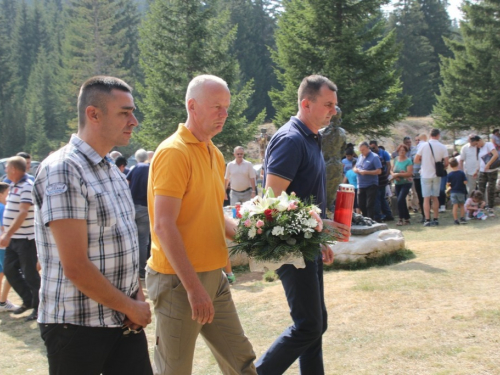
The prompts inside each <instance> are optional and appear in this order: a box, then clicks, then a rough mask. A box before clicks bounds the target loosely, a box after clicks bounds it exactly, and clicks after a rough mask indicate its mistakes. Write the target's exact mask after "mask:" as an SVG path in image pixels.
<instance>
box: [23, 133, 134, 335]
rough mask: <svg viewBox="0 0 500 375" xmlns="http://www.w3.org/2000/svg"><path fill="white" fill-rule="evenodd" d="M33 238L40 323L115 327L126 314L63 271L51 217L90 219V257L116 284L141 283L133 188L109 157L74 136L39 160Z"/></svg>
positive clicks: (127, 287) (129, 287) (130, 289)
mask: <svg viewBox="0 0 500 375" xmlns="http://www.w3.org/2000/svg"><path fill="white" fill-rule="evenodd" d="M33 198H34V199H33V201H34V204H35V239H36V244H37V249H38V258H39V261H40V264H41V266H42V285H41V288H40V306H39V308H38V322H40V323H59V324H60V323H69V324H75V325H82V326H90V327H117V326H121V325H122V321H123V319H124V315H123V314H122V313H120V312H118V311H114V310H112V309H109V308H107V307H105V306H103V305H101V304H98V303H97V302H95V301H93V300H92V299H90V298H88V297H87V296H86V295H84V294H83V293H81V292H80V291H79V290H78V289H77V288H76V287H75V285H73V284H72V283H71V281H69V280H68V279H67V278H66V277H65V276H64V272H63V269H62V266H61V262H60V258H59V252H58V250H57V246H56V243H55V241H54V237H53V236H52V232H51V230H50V226H49V224H50V222H52V221H55V220H61V219H81V220H86V221H87V231H88V257H89V259H90V261H91V262H92V263H93V264H94V265H95V266H96V267H97V268H98V269H99V271H100V272H101V273H102V274H103V275H104V276H105V277H106V278H107V279H108V280H109V281H110V282H111V284H113V285H114V286H115V287H116V288H117V289H119V290H121V291H122V292H123V293H125V294H126V295H129V296H131V295H134V294H135V293H136V292H137V290H138V288H139V283H138V277H139V263H138V262H139V247H138V239H137V227H136V225H135V220H134V217H135V211H134V204H133V201H132V197H131V194H130V189H129V187H128V184H127V182H126V180H125V177H124V175H123V174H122V173H121V172H120V170H119V169H118V168H117V167H116V166H115V165H113V164H112V163H111V159H109V157H105V158H102V157H101V156H99V154H98V153H97V152H96V151H95V150H94V149H93V148H92V147H90V146H89V145H88V144H87V143H85V142H84V141H82V140H81V139H80V138H78V137H77V136H76V135H73V136H72V137H71V140H70V142H69V143H68V144H67V145H66V146H65V147H63V148H62V149H60V150H59V151H57V152H55V153H53V154H52V155H50V156H49V157H48V158H47V159H45V161H44V162H43V163H42V164H41V165H40V167H39V169H38V172H37V177H36V181H35V185H34V188H33Z"/></svg>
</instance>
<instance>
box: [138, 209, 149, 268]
mask: <svg viewBox="0 0 500 375" xmlns="http://www.w3.org/2000/svg"><path fill="white" fill-rule="evenodd" d="M135 224H136V225H137V234H138V238H139V276H140V277H145V276H146V262H147V260H148V245H149V235H150V233H149V231H150V228H149V213H148V207H147V206H141V205H140V204H136V205H135Z"/></svg>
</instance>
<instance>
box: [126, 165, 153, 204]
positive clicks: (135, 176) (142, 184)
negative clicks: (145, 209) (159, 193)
mask: <svg viewBox="0 0 500 375" xmlns="http://www.w3.org/2000/svg"><path fill="white" fill-rule="evenodd" d="M148 176H149V164H147V163H138V164H136V166H135V167H134V168H132V169H131V170H130V172H129V173H128V174H127V180H128V181H129V182H130V192H131V194H132V199H133V200H134V204H139V205H141V206H147V205H148Z"/></svg>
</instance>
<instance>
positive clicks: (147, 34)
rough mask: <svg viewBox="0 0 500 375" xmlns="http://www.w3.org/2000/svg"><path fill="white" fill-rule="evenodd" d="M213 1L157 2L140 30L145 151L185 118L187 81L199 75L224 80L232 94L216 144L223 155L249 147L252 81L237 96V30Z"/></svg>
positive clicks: (251, 126) (226, 14)
mask: <svg viewBox="0 0 500 375" xmlns="http://www.w3.org/2000/svg"><path fill="white" fill-rule="evenodd" d="M216 9H217V4H216V2H202V1H198V0H187V1H186V0H184V1H181V0H174V1H170V0H157V1H155V2H154V3H153V4H151V8H150V10H149V12H148V14H147V16H146V20H145V21H144V22H143V25H142V28H141V30H140V35H141V42H140V44H139V46H140V50H141V65H142V67H143V69H144V76H145V85H144V86H139V93H140V94H141V97H142V100H141V101H140V109H141V111H142V112H143V113H144V121H143V123H142V124H141V126H142V129H141V131H140V132H139V135H138V136H139V139H140V140H141V142H142V144H143V145H145V146H147V147H148V148H149V149H153V148H156V146H157V145H158V144H159V143H160V142H161V141H162V140H163V139H165V138H167V137H168V136H170V135H171V134H172V133H173V132H175V130H176V129H177V125H178V124H179V123H181V122H184V121H185V119H186V109H185V105H184V97H185V93H186V88H187V85H188V83H189V81H190V80H191V79H192V78H193V77H195V76H197V75H199V74H214V75H217V76H219V77H221V78H223V79H225V80H226V82H227V83H228V85H229V88H230V90H231V93H232V97H231V108H230V110H229V118H228V119H227V121H226V125H225V130H224V131H223V132H222V133H221V134H219V135H218V136H217V137H215V138H214V140H213V141H214V142H215V143H216V144H217V146H219V147H220V148H221V150H222V151H223V152H224V153H225V154H226V155H231V153H232V148H233V147H234V146H236V145H239V144H244V143H245V142H248V140H250V139H251V137H252V136H253V134H254V132H255V129H256V123H257V122H260V121H262V120H263V116H264V114H261V115H260V116H257V119H256V120H255V121H254V122H253V123H250V124H248V121H247V120H246V118H245V117H244V116H243V115H242V114H243V112H244V111H245V110H246V108H247V106H248V100H249V99H250V96H251V94H252V92H253V90H252V89H251V86H252V84H253V83H252V82H251V81H250V82H248V83H247V84H245V85H244V86H243V87H242V89H241V90H239V91H238V86H239V77H238V76H239V67H238V64H237V61H236V59H235V58H234V57H233V56H232V55H231V54H230V49H231V47H232V43H233V42H234V39H235V35H236V28H234V27H231V26H230V24H229V14H228V12H222V13H219V14H216V12H215V11H216Z"/></svg>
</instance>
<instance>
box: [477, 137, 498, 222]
mask: <svg viewBox="0 0 500 375" xmlns="http://www.w3.org/2000/svg"><path fill="white" fill-rule="evenodd" d="M478 138H479V140H478V141H477V148H478V150H479V152H478V156H479V181H478V185H479V190H480V191H481V193H483V195H484V196H485V197H486V196H487V201H486V203H487V205H488V214H489V215H490V216H495V212H494V211H493V207H494V206H495V182H496V180H497V178H498V169H491V168H490V167H491V165H492V164H493V162H494V161H495V160H496V159H497V158H498V151H497V150H496V148H495V145H494V144H493V143H492V142H485V141H484V140H483V139H481V138H480V137H478ZM488 154H491V158H490V160H489V161H488V163H485V162H484V159H483V157H485V156H486V155H488ZM486 193H487V194H486Z"/></svg>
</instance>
